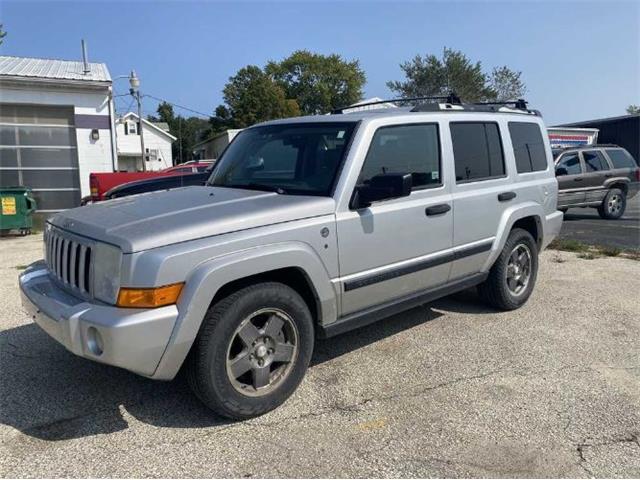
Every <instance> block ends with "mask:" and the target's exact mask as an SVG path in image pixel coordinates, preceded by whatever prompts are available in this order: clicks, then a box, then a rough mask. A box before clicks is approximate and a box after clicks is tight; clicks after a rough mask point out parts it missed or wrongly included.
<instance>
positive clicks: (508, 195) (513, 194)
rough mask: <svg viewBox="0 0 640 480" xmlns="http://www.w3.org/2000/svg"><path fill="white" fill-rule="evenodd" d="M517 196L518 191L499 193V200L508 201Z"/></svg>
mask: <svg viewBox="0 0 640 480" xmlns="http://www.w3.org/2000/svg"><path fill="white" fill-rule="evenodd" d="M514 198H516V192H503V193H500V194H498V201H499V202H508V201H509V200H513V199H514Z"/></svg>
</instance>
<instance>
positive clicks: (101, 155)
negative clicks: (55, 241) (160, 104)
mask: <svg viewBox="0 0 640 480" xmlns="http://www.w3.org/2000/svg"><path fill="white" fill-rule="evenodd" d="M114 117H115V116H114V108H113V96H112V80H111V75H110V74H109V70H108V69H107V66H106V65H105V64H104V63H88V62H87V63H84V62H82V61H69V60H54V59H46V58H26V57H11V56H0V187H6V186H14V185H24V186H27V187H30V188H32V189H33V193H34V196H35V198H36V200H37V202H38V210H39V212H41V213H43V214H48V213H51V212H56V211H59V210H63V209H66V208H71V207H75V206H78V205H80V199H81V198H82V197H84V196H88V195H89V194H90V187H89V173H91V172H112V171H114V170H117V168H118V165H117V161H118V159H117V154H116V151H117V149H116V137H115V120H114Z"/></svg>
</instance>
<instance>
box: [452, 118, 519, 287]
mask: <svg viewBox="0 0 640 480" xmlns="http://www.w3.org/2000/svg"><path fill="white" fill-rule="evenodd" d="M449 131H450V133H451V143H452V149H453V159H454V166H455V184H454V185H453V186H452V194H453V218H454V225H453V246H454V254H455V260H454V262H453V264H452V267H451V274H450V280H451V281H454V280H456V279H459V278H461V277H464V276H466V275H468V274H473V273H478V272H480V270H481V268H482V266H483V265H484V263H485V262H486V260H487V259H488V257H489V254H490V250H491V246H492V244H493V241H494V239H495V236H496V232H497V231H498V224H499V223H500V219H501V217H502V214H503V212H504V210H505V208H507V206H508V205H509V203H510V202H511V201H512V200H513V198H514V195H515V192H514V191H513V189H512V188H511V187H512V185H511V184H510V181H509V179H508V178H507V175H506V167H505V160H504V148H503V145H502V140H501V136H500V126H499V125H498V123H497V122H490V121H486V122H485V121H478V122H450V123H449Z"/></svg>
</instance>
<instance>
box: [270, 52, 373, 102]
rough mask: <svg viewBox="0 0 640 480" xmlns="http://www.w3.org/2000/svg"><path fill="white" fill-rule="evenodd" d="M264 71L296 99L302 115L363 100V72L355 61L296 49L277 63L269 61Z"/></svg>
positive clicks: (290, 96)
mask: <svg viewBox="0 0 640 480" xmlns="http://www.w3.org/2000/svg"><path fill="white" fill-rule="evenodd" d="M265 72H266V73H267V74H268V75H269V76H271V78H273V80H275V82H276V83H277V84H278V85H279V86H280V87H282V89H283V90H284V92H285V95H286V97H287V98H290V99H295V101H296V102H297V103H298V105H299V106H300V111H301V112H302V113H303V114H304V115H313V114H319V113H327V112H329V111H331V110H333V109H335V108H338V107H344V106H346V105H351V104H353V103H355V102H358V101H359V100H361V99H362V87H363V86H364V84H365V82H366V76H365V73H364V72H363V71H362V69H361V68H360V65H359V63H358V61H357V60H352V61H346V60H344V59H343V58H342V57H341V56H340V55H336V54H333V55H321V54H317V53H312V52H309V51H307V50H298V51H296V52H293V53H292V54H291V55H290V56H289V57H287V58H285V59H284V60H282V61H280V62H269V63H268V64H267V66H266V67H265Z"/></svg>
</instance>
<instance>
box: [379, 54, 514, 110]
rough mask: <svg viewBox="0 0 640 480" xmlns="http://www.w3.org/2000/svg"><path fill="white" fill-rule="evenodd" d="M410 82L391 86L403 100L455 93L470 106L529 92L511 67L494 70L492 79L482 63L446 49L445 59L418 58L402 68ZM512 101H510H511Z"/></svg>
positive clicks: (511, 97)
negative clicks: (472, 103)
mask: <svg viewBox="0 0 640 480" xmlns="http://www.w3.org/2000/svg"><path fill="white" fill-rule="evenodd" d="M400 68H401V69H402V70H403V72H404V74H405V77H406V80H405V81H390V82H387V86H388V87H389V89H391V90H392V91H393V92H395V93H396V94H398V95H399V96H402V97H420V96H445V95H447V94H449V93H450V92H455V93H456V94H457V95H458V96H459V97H460V98H462V99H463V100H464V101H467V102H477V101H486V100H496V99H498V100H512V99H515V98H519V97H521V96H522V94H523V93H524V91H525V85H524V82H523V81H522V79H521V78H520V77H521V72H515V71H512V70H510V69H509V68H507V67H500V68H494V69H493V71H492V73H491V74H490V75H488V74H486V73H484V72H483V70H482V63H481V62H475V63H473V62H472V61H471V60H470V59H469V58H468V57H467V56H466V55H465V54H464V53H462V52H460V51H457V50H453V49H450V48H446V47H445V49H444V51H443V54H442V58H438V57H437V56H436V55H432V54H430V55H425V56H424V57H423V56H420V55H416V56H415V57H414V58H413V59H412V60H410V61H408V62H405V63H402V64H400ZM507 97H508V98H507Z"/></svg>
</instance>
